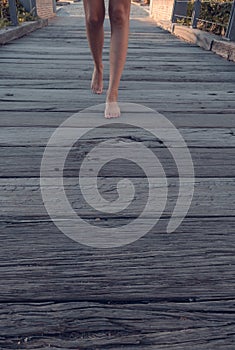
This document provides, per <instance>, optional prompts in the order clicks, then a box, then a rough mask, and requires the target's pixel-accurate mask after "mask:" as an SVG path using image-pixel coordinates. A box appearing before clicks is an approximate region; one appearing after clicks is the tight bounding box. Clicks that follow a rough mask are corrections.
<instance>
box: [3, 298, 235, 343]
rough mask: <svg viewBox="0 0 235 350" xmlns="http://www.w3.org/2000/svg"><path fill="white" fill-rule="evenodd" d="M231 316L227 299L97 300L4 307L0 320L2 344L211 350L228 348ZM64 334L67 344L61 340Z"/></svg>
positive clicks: (232, 333)
mask: <svg viewBox="0 0 235 350" xmlns="http://www.w3.org/2000/svg"><path fill="white" fill-rule="evenodd" d="M92 310H93V312H92ZM234 312H235V311H234V305H233V303H232V302H231V301H224V302H223V303H221V304H218V302H200V303H195V302H191V303H190V302H185V303H183V302H182V303H180V302H175V303H174V306H172V304H171V303H167V302H161V303H148V304H145V305H144V304H141V303H133V304H129V305H128V304H121V303H120V304H112V303H109V304H106V305H104V304H101V303H95V302H93V303H86V302H80V303H79V302H71V303H68V304H65V303H56V304H55V303H52V302H48V303H41V304H26V303H22V304H19V303H15V304H2V305H1V316H2V317H4V319H5V323H6V325H7V327H5V328H4V327H2V329H1V328H0V331H1V335H2V336H1V339H0V344H4V345H5V346H7V345H8V346H12V345H13V344H17V345H20V346H27V347H31V348H32V347H39V346H40V344H41V346H42V344H43V345H44V346H49V345H50V347H53V346H59V348H60V349H61V347H62V346H66V348H67V349H71V348H72V349H74V348H76V349H80V347H83V348H84V347H85V348H86V347H87V346H89V347H90V348H92V347H95V348H96V349H101V347H104V346H105V348H107V349H111V348H112V349H120V348H121V347H124V348H125V349H131V347H133V346H135V347H139V345H138V344H140V343H141V344H142V345H143V346H144V348H145V349H148V350H149V349H154V346H153V345H151V343H152V344H155V346H158V348H159V349H164V348H165V346H166V344H168V347H167V348H168V349H180V347H181V349H182V347H184V345H185V342H186V341H187V342H189V341H190V340H191V339H192V340H194V342H195V340H196V342H197V345H196V347H195V346H194V347H193V349H200V346H201V349H207V350H209V349H211V347H212V346H217V345H218V344H220V343H221V342H222V341H223V343H222V344H223V346H224V347H225V348H226V349H232V346H233V342H234V332H233V329H232V325H231V324H232V323H233V317H234ZM35 315H37V319H38V321H37V319H35ZM123 315H125V319H124V318H123ZM1 316H0V317H1ZM39 320H42V321H43V322H42V324H41V322H39ZM54 320H55V321H54ZM143 321H144V322H143ZM68 324H69V326H68ZM16 326H17V328H19V332H18V333H16V330H15V328H16ZM104 329H105V330H106V331H104ZM206 330H207V331H206ZM67 332H69V334H70V340H67V341H65V339H64V338H65V336H66V334H67ZM95 332H96V333H97V334H98V336H95V334H94V333H95ZM42 334H43V335H42ZM67 335H68V334H67ZM206 343H207V345H206ZM107 344H108V345H107ZM107 346H108V347H107ZM155 349H156V347H155Z"/></svg>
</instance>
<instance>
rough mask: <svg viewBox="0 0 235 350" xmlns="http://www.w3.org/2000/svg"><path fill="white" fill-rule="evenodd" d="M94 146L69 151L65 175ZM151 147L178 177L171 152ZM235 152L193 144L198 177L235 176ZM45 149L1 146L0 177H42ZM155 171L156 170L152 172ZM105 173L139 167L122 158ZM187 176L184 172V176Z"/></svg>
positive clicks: (57, 151)
mask: <svg viewBox="0 0 235 350" xmlns="http://www.w3.org/2000/svg"><path fill="white" fill-rule="evenodd" d="M91 146H92V143H90V144H89V146H88V145H82V143H81V144H80V146H79V147H78V148H77V149H76V150H75V149H74V150H73V151H72V152H71V153H70V155H69V158H68V160H67V162H66V167H65V170H64V171H65V175H66V176H69V177H71V176H75V174H77V173H78V171H79V168H80V165H81V161H82V159H83V158H84V156H85V154H86V152H87V151H88V150H89V147H91ZM151 149H152V150H153V151H154V152H155V154H156V155H157V157H158V158H159V159H160V161H161V164H162V166H163V168H164V169H165V171H166V173H167V176H168V177H177V176H178V170H177V168H176V166H174V164H173V161H172V158H171V155H170V152H169V151H168V150H167V149H165V148H163V147H161V145H160V144H156V145H155V146H154V148H151ZM234 152H235V149H234V148H191V149H190V153H191V156H192V160H193V163H194V168H195V174H196V177H208V178H211V177H214V176H215V174H216V177H217V178H219V177H221V178H224V177H228V178H233V177H234V176H235V159H234ZM43 153H44V148H43V147H1V157H0V177H4V178H6V177H7V178H8V177H16V178H17V177H39V176H40V166H41V160H42V156H43ZM60 153H61V151H60V149H57V148H55V149H54V153H53V154H54V157H55V158H54V159H57V161H56V162H55V164H58V161H59V159H60ZM32 155H33V158H32ZM182 155H183V152H182ZM205 164H206V166H205ZM91 165H92V164H91ZM124 165H125V167H124ZM146 165H148V166H149V165H150V164H149V162H148V160H146ZM152 166H153V167H154V166H155V165H154V164H153V165H152ZM50 171H51V167H50V166H48V174H49V173H50ZM150 172H151V169H150ZM153 174H155V173H154V172H153ZM102 175H103V176H108V177H112V176H114V177H116V176H127V175H128V177H137V176H138V171H137V169H136V167H135V166H134V165H133V164H129V166H128V168H127V169H126V162H125V160H122V159H119V160H118V161H116V162H115V169H111V168H104V169H103V170H102ZM139 176H140V177H142V174H139ZM187 176H188V175H187V174H185V177H187Z"/></svg>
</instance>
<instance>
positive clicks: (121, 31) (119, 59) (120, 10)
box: [105, 0, 131, 118]
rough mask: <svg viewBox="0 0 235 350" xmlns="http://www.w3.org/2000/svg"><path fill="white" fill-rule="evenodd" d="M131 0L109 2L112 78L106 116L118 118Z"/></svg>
mask: <svg viewBox="0 0 235 350" xmlns="http://www.w3.org/2000/svg"><path fill="white" fill-rule="evenodd" d="M130 6H131V0H109V18H110V24H111V43H110V77H109V87H108V91H107V99H106V111H105V116H106V117H107V118H110V117H118V116H119V115H120V109H119V107H118V104H117V99H118V88H119V84H120V80H121V76H122V72H123V69H124V65H125V62H126V55H127V48H128V36H129V17H130Z"/></svg>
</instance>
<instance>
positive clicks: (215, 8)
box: [177, 0, 233, 35]
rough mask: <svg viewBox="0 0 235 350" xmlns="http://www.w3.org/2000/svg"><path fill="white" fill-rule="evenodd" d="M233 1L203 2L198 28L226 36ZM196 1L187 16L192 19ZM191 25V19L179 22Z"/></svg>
mask: <svg viewBox="0 0 235 350" xmlns="http://www.w3.org/2000/svg"><path fill="white" fill-rule="evenodd" d="M232 2H233V0H211V1H202V5H201V12H200V19H199V21H198V28H199V29H202V30H205V31H209V32H212V33H214V34H218V35H224V34H225V32H226V27H227V25H228V21H229V17H230V12H231V8H232ZM193 6H194V0H191V1H190V2H189V4H188V10H187V16H188V17H192V12H193ZM177 22H178V23H181V24H186V25H191V18H187V19H181V20H178V21H177Z"/></svg>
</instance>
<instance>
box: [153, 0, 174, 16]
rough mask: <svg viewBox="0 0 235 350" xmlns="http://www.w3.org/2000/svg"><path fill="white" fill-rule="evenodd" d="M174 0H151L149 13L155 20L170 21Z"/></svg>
mask: <svg viewBox="0 0 235 350" xmlns="http://www.w3.org/2000/svg"><path fill="white" fill-rule="evenodd" d="M174 3H175V0H151V3H150V15H151V17H153V18H154V19H156V20H157V21H171V19H172V14H173V8H174Z"/></svg>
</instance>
